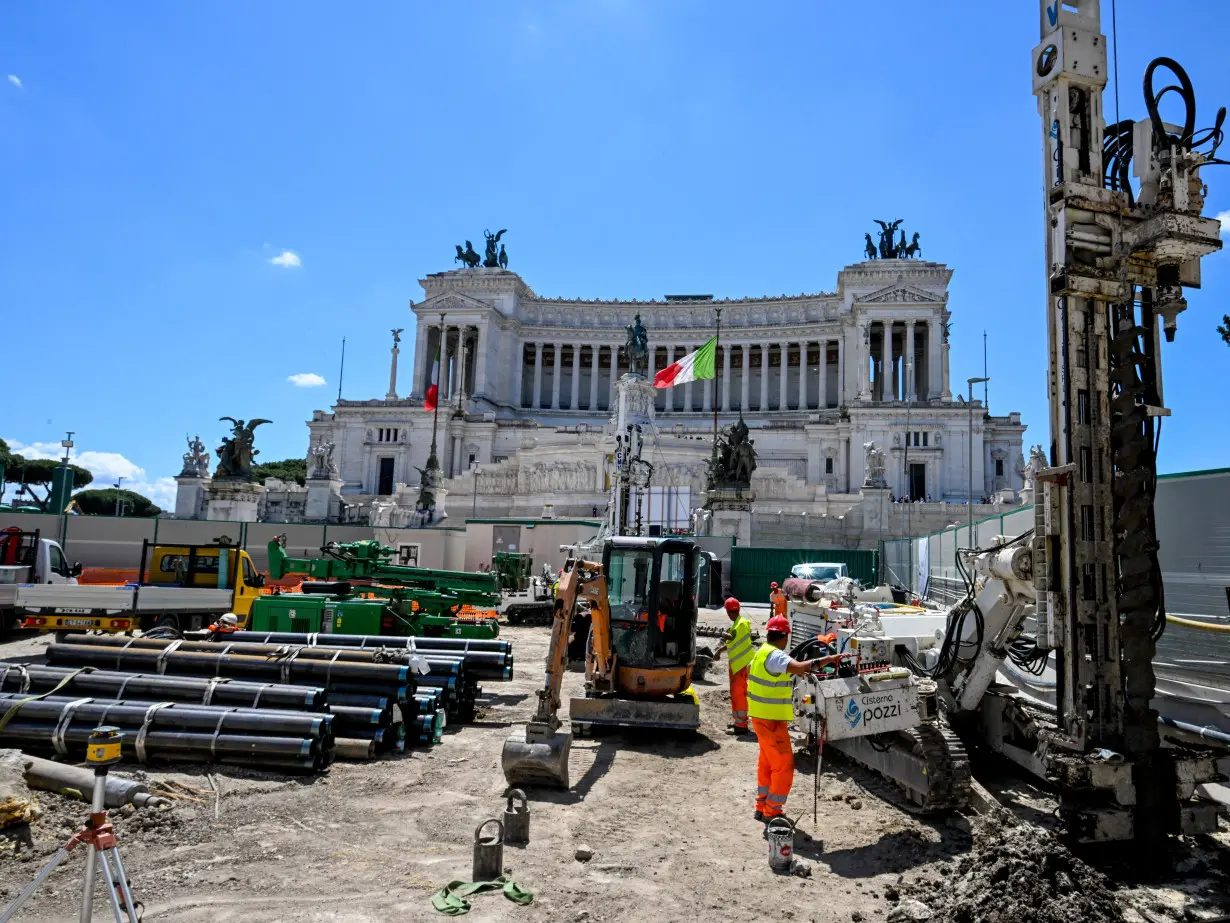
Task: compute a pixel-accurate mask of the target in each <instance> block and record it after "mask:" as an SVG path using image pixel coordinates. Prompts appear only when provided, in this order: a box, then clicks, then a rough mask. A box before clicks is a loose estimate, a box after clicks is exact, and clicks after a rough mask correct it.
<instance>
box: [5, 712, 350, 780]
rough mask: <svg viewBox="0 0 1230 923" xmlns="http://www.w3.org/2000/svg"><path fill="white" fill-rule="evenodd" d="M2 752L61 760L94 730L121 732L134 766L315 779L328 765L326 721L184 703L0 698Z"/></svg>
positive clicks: (326, 717) (303, 715)
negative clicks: (188, 766)
mask: <svg viewBox="0 0 1230 923" xmlns="http://www.w3.org/2000/svg"><path fill="white" fill-rule="evenodd" d="M10 711H11V717H10V718H9V721H8V723H7V724H5V726H4V727H3V728H0V746H12V747H17V748H19V749H22V750H32V751H36V752H38V751H41V752H48V753H52V754H55V755H57V756H66V755H68V754H70V753H74V754H80V753H81V752H83V751H84V749H85V746H86V741H87V740H88V739H89V737H90V734H91V733H92V732H93V730H94V728H96V727H98V726H99V725H111V726H114V727H119V728H122V729H124V730H126V731H127V732H128V733H127V734H125V735H124V740H123V748H124V754H125V756H129V757H133V756H135V757H136V759H137V760H139V761H140V762H150V761H155V762H161V761H166V762H215V761H216V762H220V763H236V764H240V765H246V766H257V767H261V768H265V769H289V770H300V771H308V772H320V771H322V770H324V769H325V768H327V767H328V765H329V763H330V762H332V760H333V729H332V724H333V721H334V718H333V716H332V715H326V714H319V713H312V712H286V711H273V710H264V709H256V708H233V707H219V706H216V705H195V704H187V703H183V702H131V701H122V700H121V701H95V700H93V699H89V698H78V697H74V696H61V695H53V696H46V697H45V698H42V699H33V700H32V699H31V698H30V697H29V696H28V695H22V694H20V693H12V692H5V693H0V712H3V713H6V714H7V713H9V712H10Z"/></svg>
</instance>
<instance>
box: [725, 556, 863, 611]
mask: <svg viewBox="0 0 1230 923" xmlns="http://www.w3.org/2000/svg"><path fill="white" fill-rule="evenodd" d="M817 561H823V562H826V563H832V564H845V565H846V566H847V567H848V568H849V569H850V576H851V577H853V578H854V579H855V580H858V581H860V582H861V583H862V584H864V585H865V586H873V585H875V584H876V583H877V581H878V575H879V570H880V564H879V553H878V552H876V551H845V550H842V551H838V550H835V549H817V548H739V547H735V548H732V549H731V550H730V592H731V593H732V594H733V595H734V596H735V597H736V598H738V599H739V600H741V601H742V602H752V603H767V602H768V601H769V584H770V583H772V582H773V581H775V580H776V581H777V582H778V583H781V582H782V581H783V580H785V579H786V578H787V577H789V576H790V568H792V567H794V565H796V564H810V563H812V562H817Z"/></svg>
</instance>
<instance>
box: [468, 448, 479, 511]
mask: <svg viewBox="0 0 1230 923" xmlns="http://www.w3.org/2000/svg"><path fill="white" fill-rule="evenodd" d="M470 470H471V471H473V472H474V499H473V500H472V501H471V502H470V518H471V519H477V518H478V471H479V467H478V462H475V463H474V464H473V465H471V466H470Z"/></svg>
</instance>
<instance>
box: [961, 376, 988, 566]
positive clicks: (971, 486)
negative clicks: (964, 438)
mask: <svg viewBox="0 0 1230 923" xmlns="http://www.w3.org/2000/svg"><path fill="white" fill-rule="evenodd" d="M990 380H991V379H990V378H986V377H983V378H967V379H966V382H965V383H966V384H967V385H969V398H968V407H969V494H968V500H969V507H968V508H969V543H970V547H971V548H972V547H974V385H980V384H982V383H983V382H987V381H990Z"/></svg>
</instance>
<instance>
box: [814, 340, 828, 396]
mask: <svg viewBox="0 0 1230 923" xmlns="http://www.w3.org/2000/svg"><path fill="white" fill-rule="evenodd" d="M819 378H820V393H819V394H818V395H817V396H816V406H817V407H818V408H819V409H820V410H823V409H824V408H825V407H827V406H828V405H829V341H828V340H821V341H820V375H819Z"/></svg>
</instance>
